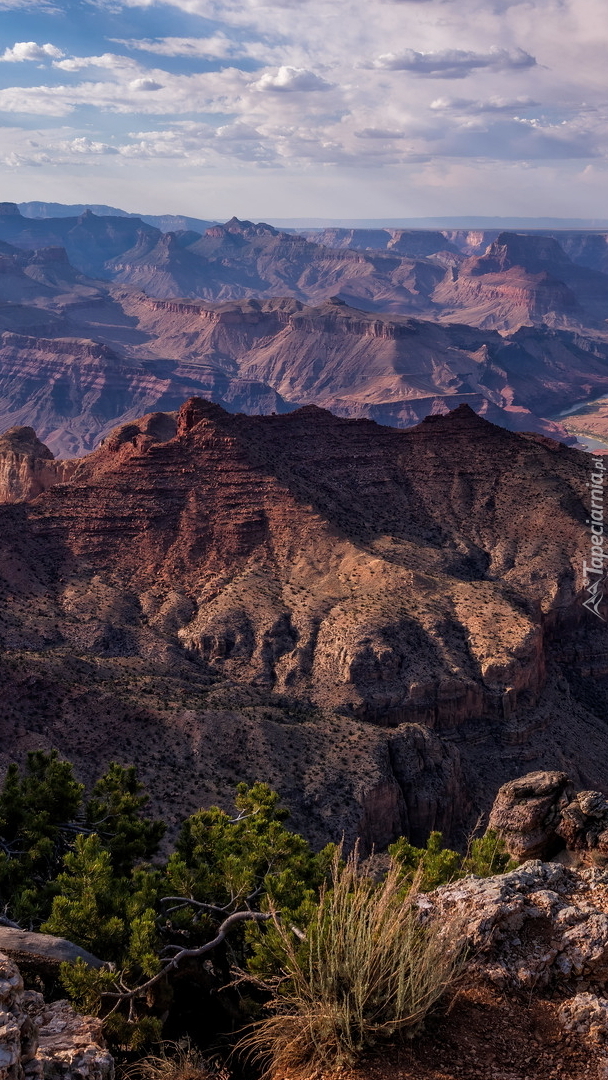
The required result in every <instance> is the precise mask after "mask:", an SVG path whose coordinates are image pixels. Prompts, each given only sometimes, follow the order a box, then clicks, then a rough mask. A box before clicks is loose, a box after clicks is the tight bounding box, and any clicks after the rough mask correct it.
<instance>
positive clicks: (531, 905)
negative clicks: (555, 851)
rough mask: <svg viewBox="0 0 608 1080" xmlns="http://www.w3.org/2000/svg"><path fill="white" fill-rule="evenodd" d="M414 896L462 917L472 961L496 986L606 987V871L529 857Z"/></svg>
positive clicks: (443, 915)
mask: <svg viewBox="0 0 608 1080" xmlns="http://www.w3.org/2000/svg"><path fill="white" fill-rule="evenodd" d="M418 904H419V906H420V909H421V911H422V912H423V914H424V915H425V916H428V915H430V914H433V915H435V916H438V917H439V918H440V919H441V920H451V919H455V920H457V921H458V922H460V923H461V924H462V925H463V927H464V928H465V934H466V939H467V947H468V950H469V953H470V955H471V957H472V960H471V968H472V969H473V970H474V971H476V972H477V974H479V975H480V977H482V978H483V979H484V980H488V981H490V982H491V983H493V984H495V985H496V986H498V987H500V988H504V989H508V988H511V989H518V990H527V989H533V988H535V987H549V986H550V987H554V986H561V987H562V988H563V989H565V988H571V987H575V988H576V989H577V990H587V989H589V988H590V987H593V988H595V989H603V988H604V987H607V988H608V872H606V871H600V870H597V869H589V870H582V871H575V870H570V869H568V868H567V867H565V866H563V865H562V864H561V863H543V862H540V861H538V860H531V861H529V862H526V863H524V864H523V865H522V866H520V867H518V868H517V869H516V870H512V871H511V872H510V873H508V874H500V875H497V876H495V877H490V878H476V877H468V878H464V879H463V880H461V881H456V882H452V883H451V884H449V885H444V886H442V887H441V888H439V889H437V890H435V892H433V893H427V894H422V895H421V896H420V897H419V899H418ZM581 984H586V985H581Z"/></svg>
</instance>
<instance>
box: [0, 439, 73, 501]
mask: <svg viewBox="0 0 608 1080" xmlns="http://www.w3.org/2000/svg"><path fill="white" fill-rule="evenodd" d="M76 466H77V462H75V461H55V459H54V458H53V455H52V453H51V451H50V450H49V448H48V446H45V445H44V443H42V442H40V440H39V439H38V438H37V436H36V432H35V431H34V429H33V428H31V427H14V428H10V429H9V430H8V431H5V432H4V435H0V503H14V502H28V501H29V500H30V499H33V498H35V497H36V495H40V493H41V492H42V491H47V490H48V488H50V487H52V486H53V484H62V483H64V482H65V481H66V480H69V478H70V476H72V475H73V473H74V470H75V469H76Z"/></svg>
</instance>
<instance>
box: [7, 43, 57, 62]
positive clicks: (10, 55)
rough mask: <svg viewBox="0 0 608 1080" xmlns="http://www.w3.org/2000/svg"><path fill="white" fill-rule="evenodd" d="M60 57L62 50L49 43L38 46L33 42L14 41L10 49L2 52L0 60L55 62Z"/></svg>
mask: <svg viewBox="0 0 608 1080" xmlns="http://www.w3.org/2000/svg"><path fill="white" fill-rule="evenodd" d="M60 56H63V52H62V50H61V49H58V48H57V47H56V46H55V45H51V44H50V42H47V43H46V45H38V44H37V43H36V42H35V41H16V42H15V44H14V45H13V47H12V48H10V49H9V48H7V49H5V50H4V52H3V53H2V55H1V56H0V60H4V61H6V62H7V63H21V62H22V61H24V60H57V59H58V58H59V57H60Z"/></svg>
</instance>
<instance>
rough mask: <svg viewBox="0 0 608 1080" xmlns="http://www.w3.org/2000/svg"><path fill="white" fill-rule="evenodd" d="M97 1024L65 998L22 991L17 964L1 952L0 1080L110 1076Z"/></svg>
mask: <svg viewBox="0 0 608 1080" xmlns="http://www.w3.org/2000/svg"><path fill="white" fill-rule="evenodd" d="M101 1028H102V1022H101V1020H99V1019H97V1018H95V1017H92V1016H81V1015H80V1014H79V1013H76V1012H75V1011H74V1009H73V1008H72V1006H71V1005H70V1004H69V1003H68V1002H67V1001H54V1002H51V1003H45V1001H44V998H43V997H42V995H41V994H38V993H36V992H35V991H32V990H24V988H23V979H22V978H21V973H20V971H19V968H18V967H17V966H16V965H15V964H14V963H13V961H12V960H10V959H9V958H8V957H7V956H5V955H4V954H3V953H0V1080H113V1077H114V1061H113V1058H112V1056H111V1054H110V1053H109V1052H108V1051H107V1049H106V1048H105V1044H104V1041H103V1037H102V1033H101Z"/></svg>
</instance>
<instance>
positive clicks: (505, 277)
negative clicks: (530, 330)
mask: <svg viewBox="0 0 608 1080" xmlns="http://www.w3.org/2000/svg"><path fill="white" fill-rule="evenodd" d="M433 300H434V301H435V302H436V303H438V304H440V305H441V306H442V307H443V308H444V311H443V314H442V318H451V317H452V316H453V314H454V312H455V310H456V309H457V308H461V309H462V310H463V311H465V310H466V312H467V316H466V318H467V321H468V322H471V323H473V324H474V325H476V326H485V327H493V328H496V329H498V330H510V329H515V328H517V327H518V326H521V325H522V324H528V325H537V324H539V323H541V324H542V323H546V324H547V325H549V326H571V325H576V324H578V325H581V326H582V325H585V324H587V325H590V326H595V327H596V328H598V329H599V328H602V327H603V326H604V325H605V321H606V318H607V317H608V278H607V277H606V275H605V274H602V273H601V272H598V271H597V270H595V269H590V268H588V267H587V266H585V265H577V264H575V263H574V262H572V261H571V259H570V258H569V257H568V255H567V254H566V252H565V251H564V250H563V248H562V247H561V245H560V244H559V243H558V242H557V240H556V239H554V238H552V237H549V236H542V235H531V236H530V235H519V234H517V233H501V234H500V235H499V236H498V237H497V238H496V239H495V240H494V241H493V242H492V243H491V244H490V245H489V246H488V248H487V249H486V251H485V253H484V254H483V255H479V256H477V257H473V258H468V259H466V260H464V261H463V262H461V263H460V264H459V266H458V267H453V268H452V270H451V272H450V270H448V272H447V273H446V276H445V278H444V280H443V281H442V282H441V283H440V285H439V286H438V287H437V289H436V290H435V292H434V293H433Z"/></svg>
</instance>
